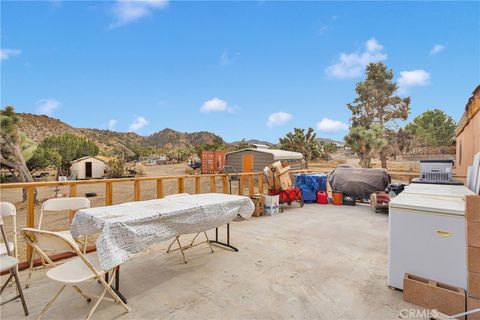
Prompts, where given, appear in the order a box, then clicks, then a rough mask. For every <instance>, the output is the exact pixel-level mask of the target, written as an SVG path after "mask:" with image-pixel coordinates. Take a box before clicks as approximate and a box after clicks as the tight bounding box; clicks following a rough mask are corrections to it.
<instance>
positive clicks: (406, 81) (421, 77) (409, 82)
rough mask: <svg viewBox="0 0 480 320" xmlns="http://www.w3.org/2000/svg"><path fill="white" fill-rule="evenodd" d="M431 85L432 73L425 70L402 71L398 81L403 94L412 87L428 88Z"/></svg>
mask: <svg viewBox="0 0 480 320" xmlns="http://www.w3.org/2000/svg"><path fill="white" fill-rule="evenodd" d="M429 83H430V73H428V72H427V71H425V70H423V69H419V70H412V71H402V72H400V78H399V79H398V88H399V91H400V92H401V93H405V92H407V91H408V89H409V88H411V87H418V86H426V85H427V84H429Z"/></svg>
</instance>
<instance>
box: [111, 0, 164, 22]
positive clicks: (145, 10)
mask: <svg viewBox="0 0 480 320" xmlns="http://www.w3.org/2000/svg"><path fill="white" fill-rule="evenodd" d="M168 2H169V0H117V1H116V2H115V4H114V5H113V7H112V13H113V15H114V19H115V20H114V22H113V23H112V24H111V25H110V28H117V27H120V26H123V25H126V24H128V23H131V22H135V21H137V20H138V19H141V18H143V17H146V16H149V15H151V14H152V11H153V10H155V9H163V8H165V7H167V6H168Z"/></svg>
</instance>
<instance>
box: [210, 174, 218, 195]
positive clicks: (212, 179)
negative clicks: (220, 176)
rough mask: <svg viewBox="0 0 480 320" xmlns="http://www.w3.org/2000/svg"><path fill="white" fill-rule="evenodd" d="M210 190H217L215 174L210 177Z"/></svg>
mask: <svg viewBox="0 0 480 320" xmlns="http://www.w3.org/2000/svg"><path fill="white" fill-rule="evenodd" d="M210 192H217V182H216V181H215V176H211V177H210Z"/></svg>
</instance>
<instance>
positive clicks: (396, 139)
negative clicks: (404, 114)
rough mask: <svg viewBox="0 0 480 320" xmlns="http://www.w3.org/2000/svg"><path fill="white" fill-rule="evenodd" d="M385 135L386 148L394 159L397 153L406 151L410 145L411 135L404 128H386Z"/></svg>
mask: <svg viewBox="0 0 480 320" xmlns="http://www.w3.org/2000/svg"><path fill="white" fill-rule="evenodd" d="M386 137H387V141H388V148H389V149H390V153H391V154H392V155H393V159H394V160H397V154H399V153H400V154H401V153H405V152H408V151H410V149H411V147H412V140H413V137H412V135H411V134H410V132H409V131H408V130H406V129H404V128H398V129H397V130H390V129H387V135H386Z"/></svg>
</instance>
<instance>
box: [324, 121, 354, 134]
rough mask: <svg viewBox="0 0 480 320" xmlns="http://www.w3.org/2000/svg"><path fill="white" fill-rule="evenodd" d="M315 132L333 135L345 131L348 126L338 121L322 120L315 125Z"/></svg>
mask: <svg viewBox="0 0 480 320" xmlns="http://www.w3.org/2000/svg"><path fill="white" fill-rule="evenodd" d="M317 130H318V131H321V132H327V133H335V132H339V131H347V130H348V125H347V124H346V123H343V122H341V121H338V120H332V119H329V118H323V119H322V120H321V121H320V122H319V123H317Z"/></svg>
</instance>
